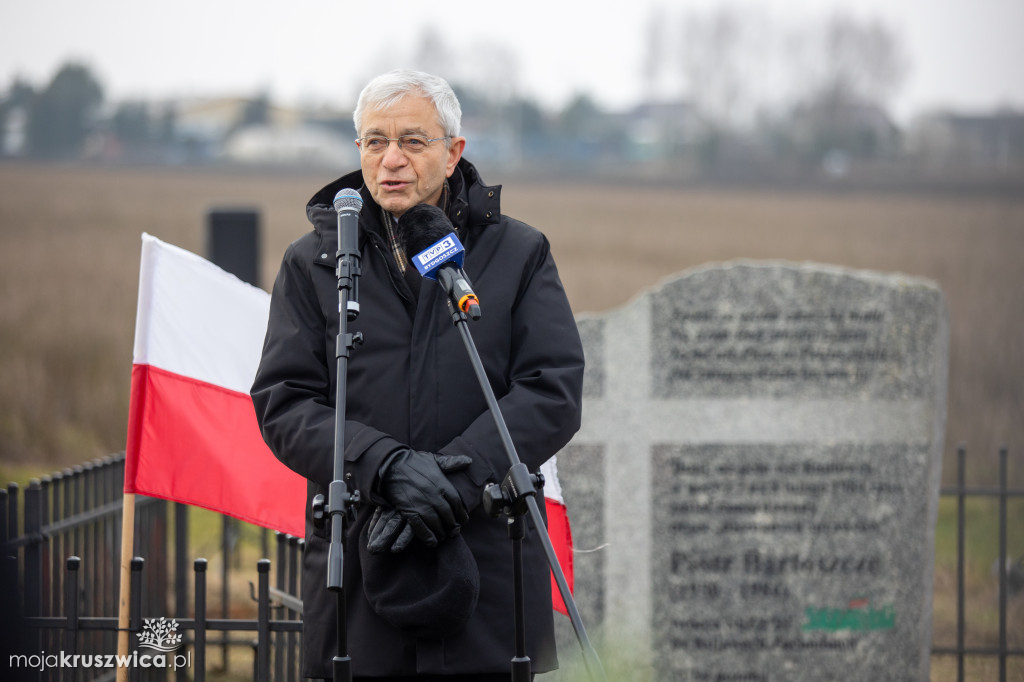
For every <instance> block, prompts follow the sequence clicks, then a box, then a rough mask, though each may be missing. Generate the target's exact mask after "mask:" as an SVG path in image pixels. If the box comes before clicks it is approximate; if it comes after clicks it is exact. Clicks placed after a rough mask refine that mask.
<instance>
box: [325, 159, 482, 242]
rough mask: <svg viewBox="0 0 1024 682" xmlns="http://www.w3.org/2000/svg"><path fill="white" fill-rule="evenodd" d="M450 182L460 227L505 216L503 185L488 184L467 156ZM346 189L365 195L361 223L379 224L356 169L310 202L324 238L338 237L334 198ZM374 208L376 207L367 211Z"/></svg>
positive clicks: (455, 221)
mask: <svg viewBox="0 0 1024 682" xmlns="http://www.w3.org/2000/svg"><path fill="white" fill-rule="evenodd" d="M448 183H449V187H450V190H451V194H452V201H451V205H450V206H449V210H448V218H449V220H451V221H452V224H453V225H455V226H456V227H458V228H460V230H461V229H462V228H465V227H466V226H467V225H492V224H497V223H498V221H499V220H500V219H501V185H485V184H484V182H483V179H482V178H481V177H480V174H479V173H478V172H477V170H476V166H474V165H473V164H472V163H470V162H469V161H467V160H466V159H465V158H462V159H460V160H459V164H458V165H457V166H456V167H455V172H454V173H452V176H451V177H450V178H449V179H448ZM346 188H348V189H354V190H358V192H359V195H360V196H361V197H362V198H363V209H364V210H363V211H362V212H361V218H360V221H359V224H360V226H361V227H363V228H364V229H365V227H366V226H367V225H368V224H369V225H371V226H376V225H378V224H379V220H378V218H377V216H379V215H380V210H378V209H379V208H380V207H379V206H378V204H377V202H376V201H374V200H373V197H372V196H371V195H370V190H368V189H367V188H366V184H365V183H364V182H363V173H362V171H361V170H357V171H352V172H351V173H348V174H346V175H343V176H341V177H340V178H338V179H337V180H334V181H332V182H330V183H328V184H327V185H325V186H324V187H323V188H321V189H320V190H319V191H318V192H317V193H316V194H314V195H313V196H312V198H311V199H310V200H309V201H308V202H307V203H306V217H307V218H308V219H309V222H311V223H312V224H313V229H314V230H316V232H317V233H318V234H319V235H320V236H321V239H324V238H328V239H331V240H336V239H337V237H336V234H335V233H336V232H337V220H338V214H337V212H336V211H335V210H334V197H335V195H336V194H337V193H338V192H339V191H341V190H342V189H346ZM370 207H372V209H371V210H367V209H369V208H370Z"/></svg>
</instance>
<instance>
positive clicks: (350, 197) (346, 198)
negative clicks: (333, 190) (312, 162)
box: [334, 187, 363, 212]
mask: <svg viewBox="0 0 1024 682" xmlns="http://www.w3.org/2000/svg"><path fill="white" fill-rule="evenodd" d="M345 208H354V209H356V210H357V211H359V210H362V208H363V197H361V196H360V195H359V192H358V191H357V190H354V189H351V188H349V187H346V188H345V189H343V190H340V191H339V192H338V193H337V194H335V195H334V210H335V211H338V212H340V211H341V210H342V209H345Z"/></svg>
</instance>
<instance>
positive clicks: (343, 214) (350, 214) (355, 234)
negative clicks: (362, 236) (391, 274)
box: [334, 187, 363, 321]
mask: <svg viewBox="0 0 1024 682" xmlns="http://www.w3.org/2000/svg"><path fill="white" fill-rule="evenodd" d="M362 208H363V197H362V196H360V194H359V192H358V191H356V190H354V189H350V188H348V187H346V188H345V189H343V190H341V191H339V192H338V193H337V194H335V195H334V210H335V211H337V212H338V277H339V279H340V278H341V267H342V266H341V263H342V262H343V261H346V260H347V262H346V265H348V264H351V269H352V272H351V281H352V292H351V295H350V296H349V299H348V305H347V306H346V308H347V310H346V315H347V316H348V319H349V321H351V320H354V319H356V318H357V317H358V316H359V277H358V275H359V212H360V211H361V210H362ZM339 306H340V304H339ZM338 313H339V314H340V313H341V310H338Z"/></svg>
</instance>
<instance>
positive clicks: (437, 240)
mask: <svg viewBox="0 0 1024 682" xmlns="http://www.w3.org/2000/svg"><path fill="white" fill-rule="evenodd" d="M398 234H399V240H400V241H401V244H402V248H403V249H404V250H405V253H406V254H407V255H408V254H416V255H414V256H411V257H410V258H409V261H410V262H411V263H412V264H413V265H415V266H416V269H417V270H418V271H419V273H420V274H421V275H423V276H424V277H429V278H430V279H434V280H437V283H438V284H440V285H441V288H442V289H444V290H445V293H447V294H448V297H449V299H450V301H451V302H452V303H453V304H454V305H455V307H456V308H458V309H459V310H461V311H462V312H464V313H466V314H467V315H469V316H470V317H471V318H473V319H474V320H479V319H480V299H479V298H477V295H476V294H475V293H474V292H473V285H472V284H470V281H469V277H467V276H466V273H465V272H463V270H462V263H463V261H464V260H465V257H466V249H465V248H464V247H463V246H462V242H460V241H459V238H458V237H456V236H455V230H454V228H453V227H452V224H451V222H449V221H448V216H446V215H445V214H444V211H442V210H441V209H440V208H438V207H437V206H431V205H430V204H417V205H416V206H413V207H412V208H410V209H409V210H408V211H406V212H405V213H403V214H402V216H401V217H400V218H399V219H398Z"/></svg>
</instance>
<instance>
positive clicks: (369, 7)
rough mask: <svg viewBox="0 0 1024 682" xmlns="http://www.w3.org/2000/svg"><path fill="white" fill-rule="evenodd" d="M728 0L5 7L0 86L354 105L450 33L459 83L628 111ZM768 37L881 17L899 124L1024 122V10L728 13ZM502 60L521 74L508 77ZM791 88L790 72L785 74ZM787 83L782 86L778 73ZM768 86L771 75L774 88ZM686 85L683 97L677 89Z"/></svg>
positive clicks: (950, 0)
mask: <svg viewBox="0 0 1024 682" xmlns="http://www.w3.org/2000/svg"><path fill="white" fill-rule="evenodd" d="M725 4H726V3H725V2H722V1H721V0H689V1H684V0H661V1H660V2H659V0H631V1H630V2H627V3H600V2H592V3H586V4H585V3H581V2H558V0H518V1H517V2H514V3H500V4H496V3H481V2H470V1H469V0H447V1H445V2H437V3H426V2H422V1H412V0H392V1H391V2H387V3H377V2H372V3H371V2H363V3H354V2H344V1H342V0H274V1H272V2H268V1H264V0H247V1H244V2H243V1H242V0H178V1H177V2H174V3H152V2H139V1H138V0H93V1H92V2H82V1H81V0H0V90H6V89H7V88H8V87H9V86H10V84H11V82H12V81H13V79H14V78H15V77H16V76H20V77H22V78H24V79H26V80H28V81H29V82H30V83H32V84H33V85H35V86H42V85H44V84H45V83H46V82H48V80H49V79H50V78H51V77H52V75H53V73H54V72H55V71H56V69H57V68H58V67H59V65H61V64H63V63H65V62H67V61H69V60H72V59H74V60H78V61H81V62H84V63H85V64H86V65H88V66H89V67H90V68H91V69H92V71H93V72H94V73H95V74H96V76H97V77H98V78H99V80H100V82H101V84H102V85H103V86H104V88H105V90H106V94H107V97H108V99H111V100H115V101H116V100H122V99H128V98H163V97H177V96H188V95H210V94H241V95H249V94H256V93H257V92H267V93H268V94H270V96H271V97H272V98H273V99H274V100H275V101H280V102H283V103H307V104H308V103H322V104H327V105H332V106H339V107H341V106H344V107H348V106H349V105H350V103H351V102H352V100H353V99H354V97H355V95H356V94H357V93H358V90H359V88H360V87H361V86H362V84H363V83H364V82H365V81H366V80H367V78H368V77H370V76H372V75H374V74H376V73H378V72H380V71H383V70H386V69H388V68H392V67H395V66H413V67H417V68H424V67H429V66H430V65H425V64H417V63H411V61H410V60H411V58H412V55H413V54H414V53H415V50H416V47H417V45H419V44H420V42H421V41H422V36H423V35H424V31H426V30H428V29H429V30H432V31H434V32H436V33H437V34H439V35H443V36H444V45H445V46H446V48H447V50H448V52H449V54H451V55H453V56H454V57H456V58H458V57H465V56H467V55H472V56H473V57H472V60H471V61H470V60H466V59H463V60H461V61H462V62H463V64H464V67H463V68H465V73H463V74H442V75H447V76H449V78H451V79H452V80H455V79H456V78H457V77H458V76H466V77H470V78H473V79H474V80H476V81H479V82H485V81H486V82H489V83H493V84H494V86H495V87H496V88H499V89H500V90H502V91H508V90H509V89H514V90H515V91H516V92H517V93H518V94H522V95H526V96H531V97H534V98H536V99H538V100H540V101H541V102H542V103H543V104H544V105H545V106H548V107H552V108H554V107H557V106H560V105H562V104H564V103H565V102H566V101H567V100H568V99H569V98H570V97H571V96H572V95H573V94H575V93H576V92H580V91H586V92H589V93H590V94H592V95H593V96H594V97H595V98H596V99H597V101H598V102H599V103H601V104H602V105H604V106H608V107H613V108H622V107H625V106H627V105H629V104H632V103H635V102H636V101H638V99H639V98H640V97H641V96H642V94H643V92H644V83H643V78H642V76H641V74H642V73H643V70H642V69H643V66H642V65H643V63H644V59H645V55H646V49H645V44H646V41H647V37H648V36H649V33H648V26H649V24H650V21H651V17H652V16H653V12H654V9H655V8H658V7H660V8H661V11H662V15H661V16H662V17H664V22H663V23H664V24H665V26H666V27H667V30H668V33H669V34H670V37H671V34H672V33H679V31H678V30H677V29H676V28H675V27H676V26H677V24H678V23H679V21H680V18H681V17H682V16H684V14H686V13H691V14H693V13H699V12H706V11H707V10H708V8H711V7H719V6H722V5H725ZM731 6H732V7H737V8H745V9H750V10H751V11H752V12H756V13H757V15H758V16H759V17H761V19H760V20H759V21H762V22H763V24H762V25H764V26H766V27H768V26H771V27H775V28H778V27H789V28H792V27H794V26H801V25H808V24H810V23H811V22H814V21H821V20H822V19H823V18H824V17H825V16H826V15H828V14H830V13H835V12H837V11H842V12H845V13H846V14H848V15H851V16H854V17H858V18H875V19H880V20H882V21H883V22H884V23H886V24H887V25H888V26H890V27H891V28H892V29H893V30H894V31H895V33H896V35H897V37H898V38H899V39H900V40H901V41H902V43H903V46H904V49H905V52H906V55H907V58H908V64H909V69H908V71H907V75H906V77H905V79H904V81H903V86H902V88H901V89H900V90H899V92H898V95H897V96H896V97H894V98H893V99H892V102H891V104H892V107H893V110H894V113H895V114H896V116H897V118H899V119H902V120H906V119H908V118H909V117H910V116H911V115H912V114H914V113H917V112H919V111H922V110H924V109H928V108H934V107H950V108H956V109H959V110H964V111H984V110H991V109H994V108H996V107H998V106H1014V107H1016V108H1017V109H1018V110H1024V39H1022V33H1024V0H760V1H758V2H756V3H753V2H733V3H731ZM509 64H514V65H515V69H514V70H512V69H510V67H509ZM782 77H783V78H785V74H783V76H782ZM776 78H779V76H776ZM766 82H767V79H766ZM680 87H683V86H680Z"/></svg>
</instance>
